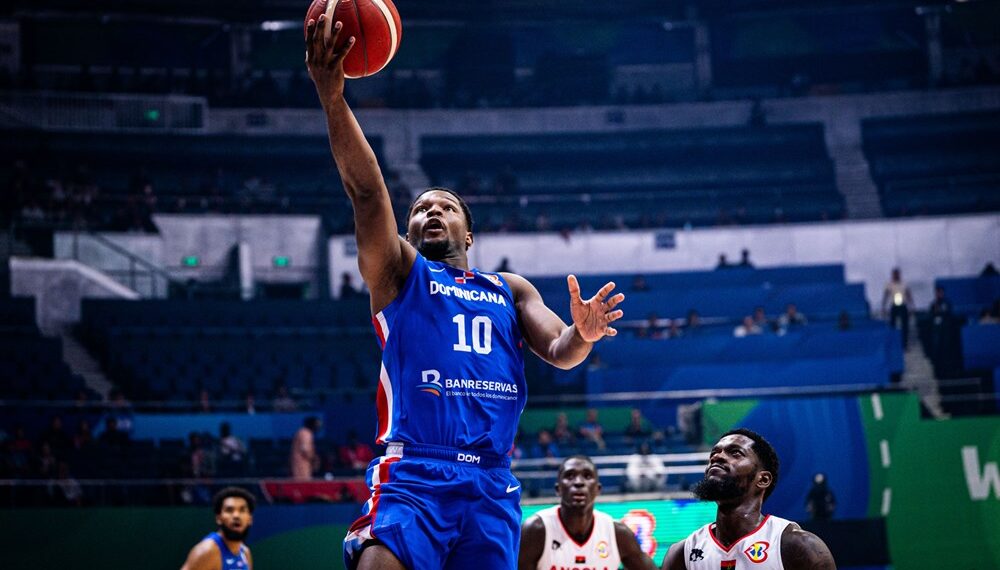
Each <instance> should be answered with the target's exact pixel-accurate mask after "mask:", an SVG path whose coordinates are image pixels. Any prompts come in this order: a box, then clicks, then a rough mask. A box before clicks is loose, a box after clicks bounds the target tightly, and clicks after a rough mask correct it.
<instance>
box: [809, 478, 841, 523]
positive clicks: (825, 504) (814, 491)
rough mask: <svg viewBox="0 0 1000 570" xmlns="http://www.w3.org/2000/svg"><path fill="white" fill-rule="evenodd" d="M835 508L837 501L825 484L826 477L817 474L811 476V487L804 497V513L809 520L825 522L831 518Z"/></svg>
mask: <svg viewBox="0 0 1000 570" xmlns="http://www.w3.org/2000/svg"><path fill="white" fill-rule="evenodd" d="M836 508H837V499H836V497H834V495H833V491H831V490H830V486H829V485H828V484H827V481H826V475H825V474H824V473H817V474H816V475H814V476H813V485H812V488H811V489H809V494H808V495H806V511H808V512H809V518H810V519H812V520H814V521H817V520H819V521H825V520H830V519H832V518H833V511H834V510H836Z"/></svg>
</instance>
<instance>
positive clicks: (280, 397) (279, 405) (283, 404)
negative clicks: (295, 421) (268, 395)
mask: <svg viewBox="0 0 1000 570" xmlns="http://www.w3.org/2000/svg"><path fill="white" fill-rule="evenodd" d="M271 406H272V407H273V408H274V411H276V412H294V411H295V410H297V409H299V406H298V404H296V403H295V400H293V399H292V397H291V396H290V395H288V386H285V384H284V383H281V384H278V387H277V389H276V390H275V392H274V399H273V400H271Z"/></svg>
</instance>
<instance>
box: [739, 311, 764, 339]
mask: <svg viewBox="0 0 1000 570" xmlns="http://www.w3.org/2000/svg"><path fill="white" fill-rule="evenodd" d="M763 332H764V331H763V330H761V328H760V327H759V326H757V324H756V323H755V322H754V320H753V317H751V316H750V315H747V316H745V317H743V322H742V323H740V324H739V326H737V327H736V328H735V329H733V336H735V337H737V338H743V337H745V336H751V335H757V334H762V333H763Z"/></svg>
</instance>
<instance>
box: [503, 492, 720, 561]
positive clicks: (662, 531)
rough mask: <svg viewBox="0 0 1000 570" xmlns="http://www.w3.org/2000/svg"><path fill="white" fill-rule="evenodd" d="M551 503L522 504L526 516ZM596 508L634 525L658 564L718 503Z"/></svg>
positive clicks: (709, 518) (673, 502)
mask: <svg viewBox="0 0 1000 570" xmlns="http://www.w3.org/2000/svg"><path fill="white" fill-rule="evenodd" d="M551 506H552V505H526V506H524V507H522V514H523V516H524V519H525V520H527V518H528V517H530V516H531V515H533V514H535V513H537V512H538V511H540V510H542V509H547V508H549V507H551ZM595 508H596V509H597V510H599V511H601V512H604V513H607V514H609V515H611V517H612V518H614V519H615V520H617V521H621V522H623V523H625V526H627V527H629V528H630V529H632V532H633V533H635V535H636V538H637V539H638V540H639V546H640V547H641V548H642V549H643V551H644V552H645V553H646V554H648V555H650V556H651V557H652V558H653V560H655V561H656V565H657V567H659V565H660V563H662V562H663V557H664V556H666V555H667V550H668V549H669V548H670V545H671V544H673V543H675V542H678V541H680V540H684V539H685V538H687V536H688V535H689V534H691V533H692V532H694V531H695V530H696V529H698V528H699V527H701V526H704V525H705V524H707V523H710V522H712V521H714V520H715V503H703V502H700V501H695V500H692V499H685V500H668V501H623V502H615V503H598V504H597V506H596V507H595Z"/></svg>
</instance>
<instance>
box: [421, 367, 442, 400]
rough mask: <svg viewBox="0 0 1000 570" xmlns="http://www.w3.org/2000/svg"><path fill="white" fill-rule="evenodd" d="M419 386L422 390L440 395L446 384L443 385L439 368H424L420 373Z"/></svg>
mask: <svg viewBox="0 0 1000 570" xmlns="http://www.w3.org/2000/svg"><path fill="white" fill-rule="evenodd" d="M417 388H418V389H419V390H420V391H421V392H427V393H428V394H434V395H435V396H439V397H440V396H441V390H443V389H444V386H442V385H441V373H440V372H438V371H437V370H424V371H423V372H421V373H420V384H419V385H418V386H417Z"/></svg>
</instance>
